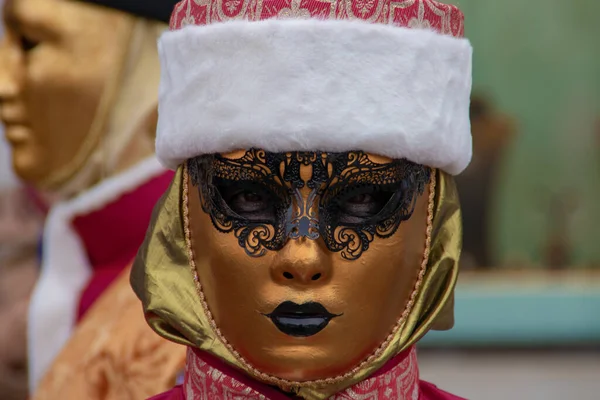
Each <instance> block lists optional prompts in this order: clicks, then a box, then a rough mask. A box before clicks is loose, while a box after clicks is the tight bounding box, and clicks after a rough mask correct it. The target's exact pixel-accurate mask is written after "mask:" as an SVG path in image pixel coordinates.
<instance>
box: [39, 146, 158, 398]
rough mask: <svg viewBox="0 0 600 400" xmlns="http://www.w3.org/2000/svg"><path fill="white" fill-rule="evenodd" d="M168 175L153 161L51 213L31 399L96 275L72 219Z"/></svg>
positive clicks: (138, 166)
mask: <svg viewBox="0 0 600 400" xmlns="http://www.w3.org/2000/svg"><path fill="white" fill-rule="evenodd" d="M164 172H165V170H164V168H163V167H162V166H161V165H160V163H159V162H158V161H157V160H156V158H154V157H152V158H150V159H148V160H145V161H143V162H141V163H139V164H138V165H136V166H134V167H133V168H131V169H130V170H128V171H126V172H124V173H123V174H121V175H118V176H115V177H114V178H110V179H107V180H105V181H103V182H102V183H100V184H99V185H98V186H96V187H94V188H92V189H90V190H88V191H87V192H84V193H82V194H81V195H79V196H78V197H76V198H74V199H72V200H69V201H65V202H62V203H59V204H56V205H55V206H53V207H52V209H51V210H50V213H49V215H48V218H47V220H46V225H45V227H44V239H43V242H44V243H43V250H44V259H43V260H42V272H41V276H40V278H39V280H38V282H37V284H36V286H35V288H34V290H33V295H32V297H31V303H30V305H29V317H28V318H29V321H28V338H27V339H28V346H29V389H30V393H34V392H35V389H36V388H37V385H38V384H39V382H40V380H41V379H42V378H43V376H44V374H45V373H46V370H47V369H48V367H50V365H51V364H52V361H53V360H54V358H55V357H56V356H57V355H58V353H59V352H60V350H61V349H62V347H63V346H64V345H65V343H66V342H67V341H68V340H69V337H70V336H71V333H72V331H73V328H74V327H75V323H76V321H75V319H76V315H77V309H78V305H79V300H80V296H81V292H82V290H83V289H84V288H85V286H86V285H87V283H88V280H89V279H90V276H91V274H92V270H91V266H90V265H89V261H88V258H87V253H86V250H85V248H84V246H83V243H82V241H81V239H80V238H79V236H78V235H77V233H76V232H75V230H74V229H73V227H72V225H71V223H72V221H73V219H75V218H76V217H77V216H81V215H86V214H89V213H91V212H94V211H97V210H100V209H102V208H103V207H104V206H106V205H108V204H110V203H111V202H113V201H115V200H117V199H118V198H119V197H120V196H122V195H124V194H126V193H129V192H132V191H134V190H136V189H137V188H138V187H140V186H141V185H142V184H144V183H146V182H148V181H149V180H150V179H152V178H154V177H156V176H158V175H160V174H162V173H164Z"/></svg>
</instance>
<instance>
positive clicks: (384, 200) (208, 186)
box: [188, 149, 431, 260]
mask: <svg viewBox="0 0 600 400" xmlns="http://www.w3.org/2000/svg"><path fill="white" fill-rule="evenodd" d="M302 166H310V167H311V168H309V171H311V176H310V177H309V178H308V179H307V180H306V179H303V178H302V177H301V173H300V172H301V167H302ZM188 170H189V174H190V177H191V180H192V184H193V185H194V186H196V187H198V189H199V191H200V197H201V201H202V209H203V210H204V212H206V213H207V214H208V215H210V217H211V220H212V222H213V224H214V226H215V228H216V229H217V230H219V231H220V232H223V233H230V232H233V234H234V235H235V236H236V238H237V239H238V242H239V244H240V246H241V247H243V248H244V249H245V250H246V252H247V253H248V254H249V255H250V256H253V257H260V256H262V255H264V254H265V253H266V251H267V250H274V251H276V250H280V249H281V248H283V246H284V245H285V244H286V242H287V241H288V240H289V239H297V238H301V237H306V238H309V239H313V240H316V239H318V238H319V237H320V238H322V239H323V241H324V242H325V244H326V245H327V248H328V249H329V250H330V251H332V252H341V255H342V257H344V258H345V259H348V260H355V259H357V258H359V257H360V256H361V254H362V253H363V252H364V251H366V250H368V248H369V245H370V243H371V242H372V241H373V240H374V239H375V237H379V238H389V237H390V236H392V235H393V234H394V233H395V232H396V231H397V230H398V227H399V226H400V223H401V222H402V221H406V220H408V219H409V218H410V216H411V215H412V213H413V210H414V207H415V204H416V201H417V198H418V196H419V195H420V194H422V193H423V191H424V189H425V186H426V185H427V183H428V182H429V180H430V175H431V170H430V169H429V168H428V167H425V166H422V165H419V164H415V163H412V162H410V161H407V160H394V161H392V162H390V163H384V164H378V163H375V162H373V161H371V160H370V159H369V157H368V155H367V154H365V153H363V152H360V151H351V152H345V153H324V152H291V153H270V152H266V151H263V150H256V149H252V150H249V151H247V152H246V154H245V155H244V156H243V157H241V158H238V159H229V158H225V157H223V156H221V155H218V154H213V155H204V156H200V157H196V158H193V159H190V160H189V161H188ZM305 186H306V187H307V188H308V189H309V190H310V192H309V194H308V196H306V198H304V197H303V196H302V194H301V189H303V188H304V187H305Z"/></svg>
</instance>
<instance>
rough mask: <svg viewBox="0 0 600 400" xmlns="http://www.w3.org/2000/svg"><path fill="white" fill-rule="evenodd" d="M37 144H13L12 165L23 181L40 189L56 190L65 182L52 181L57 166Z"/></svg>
mask: <svg viewBox="0 0 600 400" xmlns="http://www.w3.org/2000/svg"><path fill="white" fill-rule="evenodd" d="M42 150H43V149H40V148H38V147H37V146H35V145H28V144H18V145H13V146H12V166H13V170H14V173H15V175H16V176H17V177H18V178H19V179H21V180H22V181H23V182H26V183H28V184H29V185H31V186H33V187H34V188H36V189H39V190H45V191H51V192H52V191H55V190H57V189H59V188H60V187H61V186H62V185H63V184H64V182H52V184H50V181H51V180H52V178H53V175H54V174H55V173H56V168H53V167H52V166H51V165H50V164H51V163H52V160H49V159H48V156H49V154H48V153H47V152H44V151H42Z"/></svg>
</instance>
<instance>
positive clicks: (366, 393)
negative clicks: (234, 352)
mask: <svg viewBox="0 0 600 400" xmlns="http://www.w3.org/2000/svg"><path fill="white" fill-rule="evenodd" d="M290 398H291V397H289V396H287V395H285V394H283V393H281V392H280V391H278V390H276V389H274V388H272V387H270V386H267V385H264V384H262V383H260V382H257V381H255V380H253V379H251V378H250V377H248V376H246V375H244V374H243V373H241V372H238V371H237V370H235V369H234V368H232V367H230V366H228V365H227V364H225V363H224V362H223V361H221V360H219V359H218V358H216V357H213V356H211V355H209V354H207V353H204V352H201V351H200V350H197V349H192V348H189V349H188V355H187V362H186V369H185V377H184V382H183V384H182V385H179V386H176V387H175V388H173V389H172V390H170V391H168V392H166V393H163V394H160V395H158V396H154V397H152V398H150V399H149V400H208V399H210V400H220V399H223V400H224V399H236V400H286V399H290ZM357 398H361V399H378V398H380V399H394V400H465V399H462V398H461V397H457V396H454V395H452V394H450V393H447V392H444V391H442V390H440V389H438V388H437V387H436V386H435V385H432V384H431V383H428V382H424V381H421V380H419V367H418V364H417V352H416V349H415V348H414V347H411V348H410V349H409V350H407V351H405V352H403V353H401V354H399V355H398V356H396V357H394V358H392V359H391V360H390V361H388V362H387V363H386V364H385V365H384V366H383V368H381V369H380V370H379V371H378V372H377V373H376V374H375V375H373V376H372V377H370V378H368V379H366V380H364V381H362V382H360V383H358V384H356V385H354V386H352V387H350V388H348V389H346V390H344V391H342V392H340V393H337V394H335V395H334V396H332V397H331V398H330V400H351V399H357Z"/></svg>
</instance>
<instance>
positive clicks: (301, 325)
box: [264, 301, 342, 337]
mask: <svg viewBox="0 0 600 400" xmlns="http://www.w3.org/2000/svg"><path fill="white" fill-rule="evenodd" d="M264 315H265V317H267V318H270V319H271V321H272V322H273V324H275V326H276V327H277V329H279V330H280V331H281V332H283V333H285V334H286V335H289V336H294V337H308V336H313V335H316V334H317V333H319V332H321V331H322V330H323V329H325V327H326V326H327V325H328V324H329V322H330V321H331V320H332V319H334V318H336V317H339V316H340V315H342V314H338V315H336V314H332V313H330V312H329V311H328V310H327V309H326V308H325V307H324V306H323V305H322V304H320V303H315V302H309V303H304V304H296V303H294V302H291V301H284V302H283V303H281V304H280V305H278V306H277V308H275V309H274V310H273V312H271V313H270V314H264Z"/></svg>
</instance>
